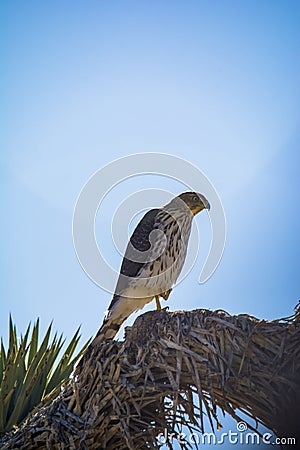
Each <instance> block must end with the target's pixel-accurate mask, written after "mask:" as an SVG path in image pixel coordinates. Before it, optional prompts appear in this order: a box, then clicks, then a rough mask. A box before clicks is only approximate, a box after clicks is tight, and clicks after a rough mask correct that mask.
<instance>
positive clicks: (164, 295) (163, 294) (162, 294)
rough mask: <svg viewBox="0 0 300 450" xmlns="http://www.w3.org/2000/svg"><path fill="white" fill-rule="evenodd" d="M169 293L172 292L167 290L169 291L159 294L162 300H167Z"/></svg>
mask: <svg viewBox="0 0 300 450" xmlns="http://www.w3.org/2000/svg"><path fill="white" fill-rule="evenodd" d="M171 292H172V289H169V290H168V291H166V292H162V293H161V294H160V296H161V297H162V298H163V299H164V300H168V298H169V296H170V294H171Z"/></svg>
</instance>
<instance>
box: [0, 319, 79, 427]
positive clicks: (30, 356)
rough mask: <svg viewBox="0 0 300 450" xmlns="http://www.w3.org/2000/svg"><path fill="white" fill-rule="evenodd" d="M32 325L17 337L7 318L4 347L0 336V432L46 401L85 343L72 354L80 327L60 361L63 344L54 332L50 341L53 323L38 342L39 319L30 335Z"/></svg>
mask: <svg viewBox="0 0 300 450" xmlns="http://www.w3.org/2000/svg"><path fill="white" fill-rule="evenodd" d="M30 328H31V324H29V325H28V327H27V329H26V332H25V334H24V336H22V335H21V337H20V338H19V339H18V337H17V330H16V326H15V325H14V324H13V321H12V318H11V316H10V318H9V342H8V349H7V350H5V347H4V344H3V339H2V338H1V349H0V435H2V434H3V433H6V432H8V431H10V430H12V429H13V428H14V427H15V426H18V425H19V424H20V423H21V422H22V421H23V420H24V419H25V418H26V417H27V416H28V415H29V414H30V413H31V412H32V411H33V410H34V408H36V407H37V406H38V405H41V404H47V403H49V402H50V401H51V400H52V399H53V398H54V397H55V396H56V395H57V394H58V393H59V391H60V388H61V385H62V384H63V383H64V382H65V381H66V380H68V378H69V376H70V374H71V372H72V370H73V368H74V364H75V362H76V361H77V360H78V358H79V357H80V356H81V354H82V352H83V351H84V349H85V348H86V346H87V345H88V342H87V343H86V344H85V346H84V347H83V348H82V349H81V350H80V351H79V353H77V355H76V356H74V357H73V355H74V352H75V349H76V347H77V344H78V341H79V339H80V335H79V330H80V327H79V328H78V329H77V331H76V332H75V334H74V336H73V337H72V339H71V341H70V343H69V345H68V346H67V348H66V350H65V351H64V353H63V355H62V357H61V358H60V360H59V361H57V358H58V356H59V353H60V351H61V349H62V347H63V345H64V343H65V341H64V340H63V335H62V334H61V335H60V336H59V337H58V336H57V333H56V334H55V335H54V337H53V338H52V340H50V334H51V329H52V322H51V324H50V325H49V327H48V329H47V331H46V334H45V336H44V338H43V340H42V343H41V344H40V345H39V342H38V341H39V319H37V321H36V322H35V324H34V326H33V328H32V331H31V336H30V338H29V333H30Z"/></svg>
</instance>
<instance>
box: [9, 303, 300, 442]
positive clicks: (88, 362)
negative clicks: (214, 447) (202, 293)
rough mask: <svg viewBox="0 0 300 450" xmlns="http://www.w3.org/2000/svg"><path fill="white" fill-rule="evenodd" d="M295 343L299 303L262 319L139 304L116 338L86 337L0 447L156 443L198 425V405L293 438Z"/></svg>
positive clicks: (298, 353) (215, 421)
mask: <svg viewBox="0 0 300 450" xmlns="http://www.w3.org/2000/svg"><path fill="white" fill-rule="evenodd" d="M299 344H300V314H299V310H298V311H296V312H295V314H294V315H293V316H291V317H288V318H284V319H281V320H276V321H271V322H269V321H266V320H258V319H256V318H255V317H250V316H247V315H239V316H230V315H229V314H227V313H226V312H224V311H207V310H196V311H190V312H174V313H170V312H167V311H158V312H150V313H146V314H144V315H142V316H140V317H138V318H137V320H136V322H135V324H134V325H133V327H132V328H130V329H127V333H126V338H125V340H124V342H115V341H104V342H102V343H99V344H95V342H94V343H91V344H90V346H89V347H88V349H87V350H86V352H85V354H84V356H83V357H82V359H81V360H80V361H79V363H78V365H77V368H76V370H75V373H74V376H73V378H72V380H71V381H70V382H69V384H68V385H67V386H66V387H65V388H64V390H63V391H62V393H61V394H60V395H59V397H58V398H57V399H55V400H54V401H53V402H52V404H51V405H49V406H47V407H46V408H42V409H40V410H39V411H38V412H37V414H35V415H34V416H33V417H31V418H30V419H29V420H28V421H27V422H26V423H25V425H24V426H23V427H22V428H21V429H19V430H17V431H16V432H15V433H14V434H11V435H10V436H7V437H6V439H5V440H4V441H3V449H12V448H22V449H24V450H27V449H33V448H36V449H46V448H51V449H62V448H68V449H99V448H106V449H111V450H112V449H113V450H116V449H120V450H121V449H128V448H129V449H143V448H159V447H160V446H161V443H160V442H159V441H158V440H157V436H158V435H159V434H160V433H164V434H167V435H168V434H170V433H174V432H175V433H177V432H180V431H181V427H182V426H187V427H189V428H190V430H191V431H193V430H197V431H200V432H201V431H202V432H203V431H204V421H203V416H204V414H206V415H207V417H208V419H209V422H210V426H211V427H212V429H214V430H215V429H216V428H219V427H220V426H221V419H220V417H218V415H217V412H218V411H220V410H219V409H218V408H217V407H219V408H220V409H221V411H224V412H227V413H229V414H230V415H231V416H232V417H234V418H235V419H236V420H238V419H239V414H240V412H243V413H246V414H247V415H248V416H249V417H252V418H255V420H256V421H257V423H258V424H259V423H260V424H263V425H265V426H266V427H267V428H269V429H272V430H273V431H274V432H275V433H277V434H278V435H280V436H297V437H298V439H299V427H298V418H299V414H300V380H299V373H300V345H299ZM197 399H198V400H197ZM249 428H251V426H250V424H249ZM209 431H210V430H209ZM181 445H182V448H188V445H189V444H188V443H182V444H181ZM170 448H171V447H170Z"/></svg>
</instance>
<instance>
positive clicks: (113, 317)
mask: <svg viewBox="0 0 300 450" xmlns="http://www.w3.org/2000/svg"><path fill="white" fill-rule="evenodd" d="M204 209H207V210H209V209H210V205H209V203H208V201H207V199H206V198H205V197H204V196H203V195H202V194H199V193H197V192H184V193H182V194H180V195H178V196H177V197H175V198H173V199H172V200H171V201H170V202H169V203H167V204H166V205H164V206H163V207H161V208H156V209H151V210H150V211H148V212H147V213H146V214H145V215H144V217H143V218H142V219H141V221H140V222H139V224H138V225H137V227H136V228H135V230H134V232H133V234H132V236H131V238H130V240H129V242H128V245H127V248H126V251H125V255H124V258H123V261H122V265H121V270H120V274H119V278H118V281H117V285H116V289H115V293H114V295H113V298H112V300H111V303H110V305H109V308H108V311H107V314H106V317H105V319H104V321H103V324H102V326H101V328H100V330H99V331H98V334H97V336H96V337H98V336H104V337H105V338H106V339H113V338H114V337H115V335H116V334H117V332H118V331H119V329H120V327H121V326H122V324H123V322H125V320H126V319H127V318H128V317H129V316H130V315H131V314H132V313H133V312H135V311H137V310H140V309H142V308H143V307H144V306H145V305H146V304H147V303H149V302H151V301H152V300H154V299H155V300H156V306H157V309H161V306H160V301H159V298H160V297H162V298H163V299H165V300H167V299H168V297H169V295H170V292H171V290H172V286H173V285H174V284H175V282H176V280H177V278H178V276H179V274H180V272H181V269H182V267H183V264H184V261H185V257H186V252H187V246H188V241H189V236H190V232H191V226H192V220H193V218H194V216H195V215H196V214H198V213H199V212H200V211H202V210H204Z"/></svg>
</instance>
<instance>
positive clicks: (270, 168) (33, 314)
mask: <svg viewBox="0 0 300 450" xmlns="http://www.w3.org/2000/svg"><path fill="white" fill-rule="evenodd" d="M1 9H2V13H1V16H2V19H1V21H2V24H1V61H2V64H1V65H2V70H1V97H2V99H1V104H2V131H1V141H2V145H1V147H2V150H3V151H2V152H1V172H2V198H3V199H2V205H3V214H2V233H1V235H2V239H1V240H2V252H1V258H2V267H3V282H2V283H1V286H2V287H1V289H2V294H1V298H2V299H4V301H2V304H1V317H0V321H1V322H0V325H1V327H0V330H1V335H3V336H6V334H7V323H8V314H9V311H10V312H11V313H12V315H13V318H14V320H15V321H16V323H17V325H18V327H19V329H20V330H24V329H25V327H26V325H27V324H28V322H29V321H30V320H34V319H36V318H37V317H38V316H39V317H40V318H41V321H42V324H43V326H44V328H46V326H47V325H48V324H49V322H50V320H51V319H54V327H55V328H56V329H57V330H59V331H62V332H64V334H65V335H66V336H67V337H70V336H71V335H72V333H73V331H74V330H75V329H76V328H77V326H78V325H79V324H80V323H81V324H82V334H83V337H84V339H86V338H88V337H90V336H91V335H92V334H93V333H95V332H96V330H97V329H98V327H99V325H100V323H101V321H102V317H103V313H104V311H105V310H106V308H107V306H108V303H109V301H110V295H109V294H107V293H106V292H104V291H102V290H100V289H99V287H97V286H96V285H95V284H93V283H92V282H91V281H90V279H89V278H88V277H87V276H86V275H85V273H84V271H83V270H82V269H81V267H80V265H79V263H78V261H77V259H76V255H75V252H74V248H73V243H72V215H73V209H74V205H75V202H76V198H77V196H78V194H79V192H80V190H81V188H82V186H83V185H84V183H85V182H86V181H87V179H88V178H89V177H90V176H91V175H92V174H93V173H94V172H95V171H96V170H97V169H99V168H100V167H102V166H104V165H105V164H107V163H109V162H110V161H112V160H114V159H116V158H120V157H122V156H126V155H129V154H134V153H144V152H163V153H169V154H173V155H176V156H179V157H181V158H185V159H187V160H189V161H190V162H192V163H193V164H195V165H196V166H198V167H199V168H200V169H201V170H202V171H203V172H204V173H205V174H206V175H207V176H208V178H209V179H210V180H211V181H212V183H213V184H214V186H215V188H216V190H217V191H218V193H219V195H220V197H221V200H222V203H223V206H224V209H225V214H226V220H227V242H226V247H225V252H224V255H223V258H222V261H221V264H220V266H219V267H218V269H217V271H216V272H215V274H214V275H213V276H212V278H211V279H210V280H209V281H208V282H207V283H206V284H204V285H201V286H200V285H199V284H198V282H197V279H198V274H199V271H200V268H201V264H202V263H203V258H204V256H205V251H206V250H207V249H206V247H205V246H206V244H205V242H206V240H205V239H204V243H203V252H202V253H201V251H200V256H199V259H198V260H197V262H196V264H195V267H194V268H193V270H192V271H191V273H190V274H189V276H188V277H187V278H186V279H185V280H184V281H183V282H182V283H181V284H180V285H179V286H178V288H177V289H176V290H174V292H173V293H172V296H171V298H170V301H169V306H170V308H171V309H172V310H175V309H193V308H197V307H204V308H211V309H214V308H221V309H225V310H227V311H229V312H230V313H232V314H238V313H249V314H252V315H255V316H257V317H261V318H265V319H274V318H278V317H281V316H286V315H289V314H291V312H292V310H293V307H294V306H295V304H296V303H297V301H298V299H299V275H300V274H299V267H300V257H299V254H300V253H299V240H300V238H299V225H300V223H299V222H300V220H299V212H298V208H299V207H298V206H297V204H298V203H299V187H300V186H299V184H300V182H299V162H300V156H299V144H300V127H299V124H300V108H299V105H300V83H299V79H300V70H299V69H300V58H299V56H300V55H299V49H300V28H299V19H300V17H299V16H300V4H299V2H297V1H289V2H281V1H266V0H264V1H251V2H250V1H247V2H246V1H244V2H242V1H224V2H221V1H187V2H183V1H174V2H171V1H152V2H144V1H140V2H135V1H112V2H103V1H98V2H97V1H90V2H83V1H72V2H70V1H65V2H57V1H52V2H38V1H30V2H21V1H15V2H9V1H5V2H2V5H1ZM146 187H154V188H164V189H169V190H171V191H173V192H174V193H175V194H177V193H178V192H180V191H181V190H182V189H181V186H180V185H178V186H177V185H176V184H175V183H173V182H171V181H169V180H166V179H165V178H162V177H154V176H152V177H137V178H135V179H133V180H130V182H128V184H127V185H126V184H125V183H124V186H123V188H122V189H123V190H122V189H119V190H116V192H115V193H114V192H112V193H111V197H110V200H111V201H110V208H108V209H107V211H102V213H101V217H100V218H98V219H99V220H98V221H97V238H98V239H99V240H100V241H101V236H104V235H105V233H106V235H107V236H109V235H108V232H109V230H110V223H111V219H112V217H111V214H112V212H113V210H114V208H116V207H117V206H118V203H119V202H121V201H122V200H124V199H123V198H122V195H124V193H125V192H126V193H130V192H135V191H137V190H139V189H143V188H146ZM122 192H123V194H122ZM197 223H198V226H199V228H200V233H201V230H202V231H203V233H204V236H206V234H207V229H208V228H207V227H208V225H207V221H206V220H205V218H204V217H203V218H202V217H199V219H197ZM205 230H206V231H205ZM101 233H103V234H101ZM102 245H103V248H104V252H105V253H106V254H107V255H114V253H113V244H112V242H110V241H109V239H102ZM111 259H112V263H113V264H114V265H115V267H116V268H117V267H118V266H119V264H120V257H119V256H118V255H117V254H115V255H114V256H112V257H111ZM228 423H231V426H234V425H232V422H230V421H229V422H228ZM228 426H229V425H228Z"/></svg>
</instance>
